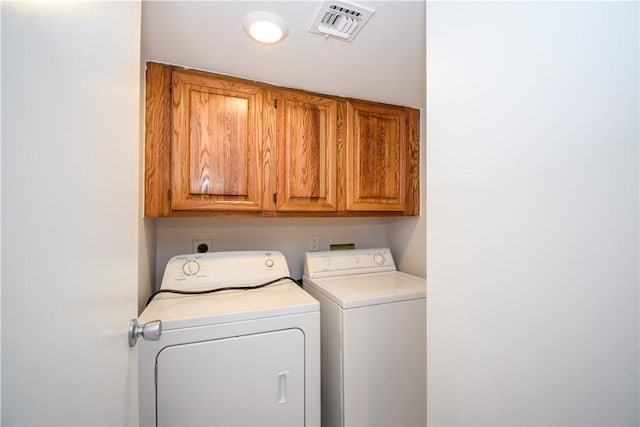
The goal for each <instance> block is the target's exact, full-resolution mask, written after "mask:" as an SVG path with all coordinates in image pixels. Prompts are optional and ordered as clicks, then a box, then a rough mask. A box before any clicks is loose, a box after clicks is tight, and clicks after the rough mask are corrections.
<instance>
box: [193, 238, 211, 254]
mask: <svg viewBox="0 0 640 427" xmlns="http://www.w3.org/2000/svg"><path fill="white" fill-rule="evenodd" d="M192 242H193V253H194V254H201V253H205V252H209V251H210V250H211V249H212V248H213V239H195V240H192Z"/></svg>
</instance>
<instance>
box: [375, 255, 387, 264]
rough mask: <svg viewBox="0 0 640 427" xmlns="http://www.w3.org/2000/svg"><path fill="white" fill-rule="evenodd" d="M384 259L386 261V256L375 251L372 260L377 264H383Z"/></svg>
mask: <svg viewBox="0 0 640 427" xmlns="http://www.w3.org/2000/svg"><path fill="white" fill-rule="evenodd" d="M385 261H386V258H385V257H384V255H382V254H381V253H380V252H376V253H375V255H374V256H373V262H375V263H376V264H378V265H383V264H384V262H385Z"/></svg>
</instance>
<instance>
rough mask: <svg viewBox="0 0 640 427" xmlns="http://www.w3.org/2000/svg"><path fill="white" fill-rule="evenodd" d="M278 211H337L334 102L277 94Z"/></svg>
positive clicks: (297, 93) (312, 97)
mask: <svg viewBox="0 0 640 427" xmlns="http://www.w3.org/2000/svg"><path fill="white" fill-rule="evenodd" d="M277 99H278V108H277V113H276V115H277V123H278V124H277V134H278V160H277V163H278V167H277V203H276V206H277V207H276V209H277V210H278V211H316V212H327V211H335V210H336V167H337V165H336V135H337V123H336V121H337V104H338V102H337V101H336V100H335V99H331V98H325V97H322V96H319V95H315V94H307V93H304V92H294V91H285V90H279V91H278V93H277Z"/></svg>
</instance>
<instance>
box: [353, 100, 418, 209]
mask: <svg viewBox="0 0 640 427" xmlns="http://www.w3.org/2000/svg"><path fill="white" fill-rule="evenodd" d="M406 127H407V114H406V111H405V109H404V108H403V107H395V106H391V105H382V104H374V103H366V102H356V101H349V102H348V106H347V185H346V187H347V188H346V193H347V210H349V211H404V210H405V208H406V179H407V170H406V159H407V155H408V152H407V151H408V150H407V148H408V142H407V135H406Z"/></svg>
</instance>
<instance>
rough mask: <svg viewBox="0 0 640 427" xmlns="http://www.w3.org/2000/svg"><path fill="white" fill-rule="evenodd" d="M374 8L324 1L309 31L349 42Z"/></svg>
mask: <svg viewBox="0 0 640 427" xmlns="http://www.w3.org/2000/svg"><path fill="white" fill-rule="evenodd" d="M374 12H375V10H373V9H370V8H368V7H364V6H360V5H357V4H353V3H348V2H344V1H331V0H328V1H325V2H324V3H322V7H320V10H319V11H318V13H317V15H316V17H315V19H314V20H313V23H312V24H311V28H310V29H309V32H312V33H314V34H320V35H322V36H326V37H334V38H337V39H338V40H344V41H348V42H350V41H351V40H353V39H354V38H355V36H356V35H357V34H358V33H359V32H360V30H361V29H362V27H364V24H366V23H367V21H369V19H370V18H371V17H372V16H373V14H374Z"/></svg>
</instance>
